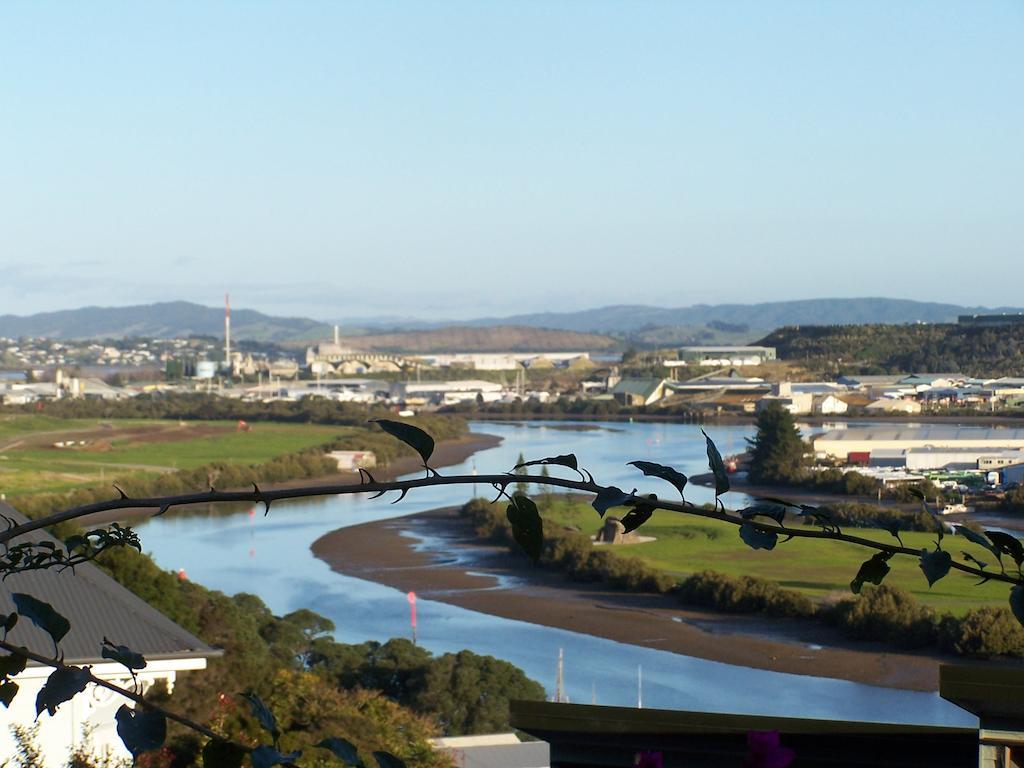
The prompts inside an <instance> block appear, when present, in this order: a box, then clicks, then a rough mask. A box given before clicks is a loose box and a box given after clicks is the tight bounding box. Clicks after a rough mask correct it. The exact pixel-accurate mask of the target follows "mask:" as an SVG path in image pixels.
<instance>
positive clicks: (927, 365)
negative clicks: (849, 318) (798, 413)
mask: <svg viewBox="0 0 1024 768" xmlns="http://www.w3.org/2000/svg"><path fill="white" fill-rule="evenodd" d="M758 343H759V344H765V345H768V346H772V347H775V348H776V349H777V350H778V356H779V358H780V359H782V360H791V361H796V362H799V363H800V364H801V365H802V366H804V367H806V368H809V369H811V370H819V371H835V370H837V369H838V370H839V371H840V372H841V373H846V374H871V373H964V374H967V375H970V376H978V377H986V376H991V377H996V376H1021V375H1024V326H1007V327H1002V328H974V327H970V326H963V325H956V324H952V323H943V324H930V325H803V326H800V327H787V328H779V329H777V330H775V331H773V332H772V333H770V334H768V335H767V336H765V337H764V338H763V339H761V340H760V341H758Z"/></svg>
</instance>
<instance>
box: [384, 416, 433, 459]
mask: <svg viewBox="0 0 1024 768" xmlns="http://www.w3.org/2000/svg"><path fill="white" fill-rule="evenodd" d="M370 421H373V422H376V423H377V424H379V425H380V428H381V429H383V430H384V431H385V432H387V433H388V434H389V435H391V436H392V437H397V438H398V439H399V440H401V441H402V442H403V443H405V444H406V445H408V446H409V447H410V448H412V449H413V450H414V451H416V453H418V454H419V455H420V458H422V459H423V464H424V466H426V464H427V462H428V461H430V456H431V454H432V453H433V452H434V438H432V437H431V436H430V435H428V434H427V433H426V432H424V431H423V430H422V429H420V428H419V427H414V426H413V425H412V424H405V423H403V422H401V421H391V420H390V419H370Z"/></svg>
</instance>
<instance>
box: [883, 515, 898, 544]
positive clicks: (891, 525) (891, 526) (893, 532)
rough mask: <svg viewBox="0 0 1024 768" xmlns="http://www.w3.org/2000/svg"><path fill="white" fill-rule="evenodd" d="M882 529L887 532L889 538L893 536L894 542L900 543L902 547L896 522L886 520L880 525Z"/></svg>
mask: <svg viewBox="0 0 1024 768" xmlns="http://www.w3.org/2000/svg"><path fill="white" fill-rule="evenodd" d="M882 528H883V529H885V530H886V531H888V532H889V535H890V536H894V537H895V538H896V541H898V542H899V543H900V546H901V547H902V546H903V539H901V538H900V523H899V521H898V520H887V521H886V522H884V523H882Z"/></svg>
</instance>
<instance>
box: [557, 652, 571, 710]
mask: <svg viewBox="0 0 1024 768" xmlns="http://www.w3.org/2000/svg"><path fill="white" fill-rule="evenodd" d="M564 667H565V662H564V659H563V656H562V649H561V648H559V649H558V675H557V676H556V677H555V701H556V702H557V703H559V704H568V703H569V697H568V696H566V695H565V674H564Z"/></svg>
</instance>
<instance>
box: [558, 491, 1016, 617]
mask: <svg viewBox="0 0 1024 768" xmlns="http://www.w3.org/2000/svg"><path fill="white" fill-rule="evenodd" d="M538 504H539V507H540V511H541V515H542V516H543V517H544V520H545V524H546V525H551V524H552V523H554V524H558V525H577V526H579V527H580V528H581V529H582V530H583V531H585V532H588V533H594V532H596V531H597V529H598V528H599V527H600V518H599V517H598V515H597V512H595V511H594V509H593V507H591V506H590V505H589V504H587V503H585V502H578V501H568V500H566V499H564V498H562V497H553V496H552V497H546V498H544V497H542V498H540V499H538ZM616 511H617V510H611V511H610V512H609V514H612V515H614V514H615V513H616ZM618 512H619V513H620V514H624V513H625V509H624V508H623V509H620V510H618ZM844 532H848V533H852V534H855V535H858V536H863V537H864V538H868V539H875V540H878V541H886V542H891V543H895V539H893V538H892V536H890V535H889V533H888V532H886V531H879V530H875V529H865V528H856V529H854V528H850V529H848V530H847V529H844ZM639 534H640V535H643V536H654V537H656V539H657V540H656V541H652V542H647V543H643V544H633V545H630V546H626V547H617V548H615V549H614V550H613V551H615V552H616V553H617V554H620V555H623V556H636V557H639V558H641V559H643V560H645V561H646V562H648V563H650V564H651V565H653V566H655V567H657V568H659V569H661V570H663V571H666V572H668V573H671V574H673V575H675V576H685V575H688V574H691V573H695V572H698V571H703V570H712V571H718V572H719V573H724V574H728V575H730V576H748V575H749V576H760V577H762V578H766V579H771V580H773V581H776V582H778V583H779V584H780V585H781V586H783V587H786V588H788V589H794V590H797V591H799V592H804V593H805V594H807V595H809V596H810V597H812V598H813V599H822V598H826V597H834V596H840V595H849V594H850V586H849V585H850V580H851V579H853V577H854V576H855V575H856V574H857V569H858V568H859V567H860V564H861V563H862V562H863V561H864V560H867V559H868V558H869V557H870V556H871V555H872V554H873V550H867V549H864V548H863V547H859V546H857V545H855V544H848V543H845V542H833V541H820V540H814V539H793V540H791V541H789V542H787V543H785V544H780V545H779V546H777V547H776V548H775V549H774V550H771V551H767V550H753V549H750V548H749V547H748V546H747V545H746V544H744V543H743V541H742V540H741V539H740V537H739V533H738V529H737V527H736V526H734V525H731V524H729V523H723V522H719V521H717V520H705V519H702V518H697V517H690V516H687V515H681V514H677V513H673V512H667V511H664V510H659V511H657V512H655V513H654V516H653V517H652V518H651V519H650V520H649V521H648V522H647V523H645V524H644V526H643V527H642V528H640V530H639ZM901 537H902V538H903V542H904V544H905V545H906V546H908V547H912V548H924V547H929V548H930V547H934V542H935V536H934V535H933V534H930V533H914V532H907V533H903V534H901ZM943 548H944V549H946V550H947V551H949V552H950V554H952V555H953V556H954V558H956V559H957V560H960V559H961V557H962V555H961V552H962V551H966V552H970V553H971V554H972V555H974V556H975V557H977V558H978V559H980V560H981V561H982V562H987V563H989V564H990V565H989V567H990V568H993V569H995V570H996V571H998V564H997V563H996V561H995V558H994V557H993V556H992V554H991V553H989V552H986V551H985V550H983V549H981V548H980V547H978V546H976V545H974V544H971V543H970V542H968V541H967V540H966V539H964V538H962V537H952V536H949V535H948V534H947V536H946V538H945V539H943ZM890 565H891V566H892V571H891V572H890V573H889V575H888V576H887V577H886V580H885V583H887V584H891V585H896V586H900V587H902V588H904V589H906V590H907V591H909V592H911V593H913V595H914V596H915V597H916V598H917V599H918V600H920V601H921V602H922V603H925V604H927V605H930V606H932V607H934V608H935V609H936V610H937V611H939V612H940V613H942V612H949V613H952V614H955V615H961V614H963V613H964V612H965V611H967V610H968V609H970V608H975V607H978V606H980V605H1001V606H1005V605H1006V604H1007V603H1006V601H1007V596H1008V590H1009V587H1008V585H1006V584H998V583H992V582H989V583H987V584H983V585H981V586H975V583H976V581H977V580H976V579H974V578H972V577H970V576H968V575H967V574H962V573H958V572H956V571H951V572H950V573H949V575H947V576H946V577H945V578H944V579H942V580H941V581H939V582H937V583H936V584H935V586H934V587H932V588H931V589H929V588H928V582H927V581H925V578H924V574H922V573H921V570H920V568H919V567H918V565H917V561H916V560H914V559H912V558H910V557H895V558H893V559H892V560H891V561H890ZM1010 566H1011V567H1012V563H1010Z"/></svg>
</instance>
